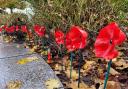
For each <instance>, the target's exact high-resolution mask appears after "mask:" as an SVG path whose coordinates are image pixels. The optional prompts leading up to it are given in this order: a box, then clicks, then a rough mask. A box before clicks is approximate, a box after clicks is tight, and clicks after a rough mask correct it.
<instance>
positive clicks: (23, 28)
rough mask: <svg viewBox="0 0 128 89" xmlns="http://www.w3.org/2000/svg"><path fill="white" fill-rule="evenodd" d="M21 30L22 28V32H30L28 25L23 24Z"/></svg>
mask: <svg viewBox="0 0 128 89" xmlns="http://www.w3.org/2000/svg"><path fill="white" fill-rule="evenodd" d="M21 30H22V32H24V33H28V29H27V26H26V25H22V26H21Z"/></svg>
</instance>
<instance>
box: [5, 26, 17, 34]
mask: <svg viewBox="0 0 128 89" xmlns="http://www.w3.org/2000/svg"><path fill="white" fill-rule="evenodd" d="M5 30H6V31H7V33H13V32H14V31H15V27H14V26H11V27H6V28H5Z"/></svg>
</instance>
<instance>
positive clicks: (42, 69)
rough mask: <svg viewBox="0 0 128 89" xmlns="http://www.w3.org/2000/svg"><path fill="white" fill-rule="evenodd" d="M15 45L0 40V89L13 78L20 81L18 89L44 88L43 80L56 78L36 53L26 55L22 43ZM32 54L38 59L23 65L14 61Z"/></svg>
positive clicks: (26, 51) (3, 88)
mask: <svg viewBox="0 0 128 89" xmlns="http://www.w3.org/2000/svg"><path fill="white" fill-rule="evenodd" d="M17 45H18V44H7V43H4V42H2V41H1V40H0V89H6V88H5V87H6V85H7V84H8V82H9V81H14V80H19V81H21V82H22V87H21V88H20V89H46V85H45V81H47V80H48V79H58V78H57V77H56V75H55V74H54V72H53V71H52V69H51V68H50V67H49V65H48V64H47V63H46V62H45V61H44V60H43V59H42V58H41V57H40V56H39V55H38V54H29V55H27V53H28V49H24V48H23V46H22V45H20V48H17ZM18 55H19V56H18ZM32 56H36V57H38V58H39V59H40V60H39V61H37V62H36V61H33V62H29V63H27V64H24V65H20V64H17V63H16V62H17V61H18V60H20V59H21V58H26V57H32ZM59 83H60V82H59ZM61 86H62V85H61V83H60V87H61ZM59 89H60V88H59ZM61 89H63V88H61Z"/></svg>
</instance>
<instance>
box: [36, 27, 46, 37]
mask: <svg viewBox="0 0 128 89" xmlns="http://www.w3.org/2000/svg"><path fill="white" fill-rule="evenodd" d="M34 30H35V32H36V34H37V35H39V36H40V37H43V36H44V34H45V27H44V26H39V25H35V26H34Z"/></svg>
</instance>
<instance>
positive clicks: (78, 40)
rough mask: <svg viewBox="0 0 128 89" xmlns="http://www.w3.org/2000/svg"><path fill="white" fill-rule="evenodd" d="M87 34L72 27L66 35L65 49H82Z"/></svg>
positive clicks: (78, 28)
mask: <svg viewBox="0 0 128 89" xmlns="http://www.w3.org/2000/svg"><path fill="white" fill-rule="evenodd" d="M86 39H87V33H86V32H85V31H83V30H82V29H81V28H80V27H78V26H72V27H71V28H70V31H69V32H68V33H67V34H66V48H67V49H68V51H74V50H76V49H82V48H84V47H85V46H86V43H87V41H86Z"/></svg>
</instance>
